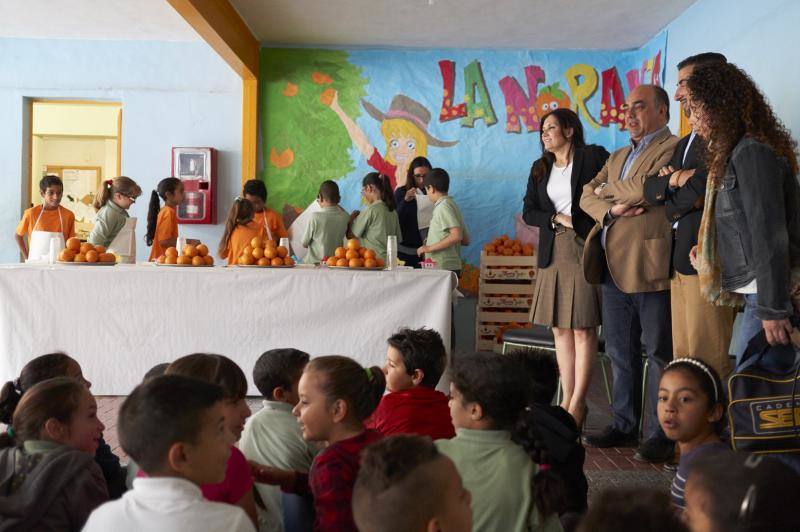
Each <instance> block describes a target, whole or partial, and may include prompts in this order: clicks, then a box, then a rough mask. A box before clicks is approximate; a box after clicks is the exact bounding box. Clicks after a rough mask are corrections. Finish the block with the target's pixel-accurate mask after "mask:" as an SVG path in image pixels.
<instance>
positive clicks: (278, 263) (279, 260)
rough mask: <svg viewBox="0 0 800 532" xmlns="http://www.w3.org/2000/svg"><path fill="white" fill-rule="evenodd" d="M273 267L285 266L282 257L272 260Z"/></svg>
mask: <svg viewBox="0 0 800 532" xmlns="http://www.w3.org/2000/svg"><path fill="white" fill-rule="evenodd" d="M272 265H273V266H283V259H282V258H280V257H275V258H274V259H272Z"/></svg>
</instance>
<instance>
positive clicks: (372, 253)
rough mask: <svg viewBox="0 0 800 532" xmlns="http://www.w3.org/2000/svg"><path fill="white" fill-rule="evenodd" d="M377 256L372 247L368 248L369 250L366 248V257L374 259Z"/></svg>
mask: <svg viewBox="0 0 800 532" xmlns="http://www.w3.org/2000/svg"><path fill="white" fill-rule="evenodd" d="M375 257H377V255H376V254H375V252H374V251H372V250H371V249H368V250H366V251H365V252H364V258H365V259H374V258H375Z"/></svg>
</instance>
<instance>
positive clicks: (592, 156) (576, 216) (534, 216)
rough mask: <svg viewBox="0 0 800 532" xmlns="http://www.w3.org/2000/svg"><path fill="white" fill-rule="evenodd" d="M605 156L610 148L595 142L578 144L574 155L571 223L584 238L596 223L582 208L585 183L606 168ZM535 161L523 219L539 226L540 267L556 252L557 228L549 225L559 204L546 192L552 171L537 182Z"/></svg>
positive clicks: (530, 176)
mask: <svg viewBox="0 0 800 532" xmlns="http://www.w3.org/2000/svg"><path fill="white" fill-rule="evenodd" d="M606 159H608V152H607V151H606V149H605V148H603V147H602V146H598V145H596V144H589V145H588V146H584V147H583V148H577V149H576V150H575V153H574V155H573V157H572V175H571V176H570V185H571V186H572V225H573V227H574V228H575V233H577V235H578V236H579V237H581V238H586V237H587V236H588V235H589V231H591V229H592V227H594V225H595V222H594V220H592V218H590V217H589V215H588V214H586V213H585V212H583V210H582V209H581V208H580V205H579V203H580V200H581V193H582V191H583V186H584V185H585V184H586V183H588V182H589V181H591V180H592V179H594V177H595V176H596V175H597V174H598V172H600V170H602V169H603V165H604V164H606ZM536 162H538V160H537V161H536ZM536 162H534V163H533V166H531V173H530V175H529V176H528V190H527V192H526V193H525V200H524V202H523V209H522V219H523V220H525V223H526V224H528V225H535V226H537V227H539V248H538V254H539V268H545V267H547V266H548V265H549V264H550V260H551V257H552V254H553V240H554V239H555V236H556V232H555V231H554V230H553V228H552V227H550V218H551V217H552V216H553V215H554V214H556V208H555V207H554V206H553V203H552V202H551V201H550V197H549V196H548V195H547V182H548V181H549V180H550V175H549V174H548V175H545V176H544V178H543V179H542V180H541V181H539V182H538V183H537V182H536V180H535V179H534V177H533V168H534V166H535V165H536Z"/></svg>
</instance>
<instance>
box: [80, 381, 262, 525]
mask: <svg viewBox="0 0 800 532" xmlns="http://www.w3.org/2000/svg"><path fill="white" fill-rule="evenodd" d="M223 399H224V397H223V392H222V389H221V388H220V387H218V386H215V385H213V384H208V383H205V382H202V381H200V380H197V379H191V378H188V377H182V376H179V375H164V376H161V377H155V378H153V379H151V380H148V381H147V382H144V383H143V384H140V385H139V386H137V387H136V388H135V389H134V390H133V393H131V395H129V396H128V398H127V399H125V402H124V403H122V407H121V408H120V412H119V422H118V431H119V440H120V443H121V444H122V448H123V449H124V450H125V452H126V453H128V455H129V456H130V457H131V458H132V459H133V460H135V461H136V463H137V464H138V465H139V467H140V468H141V469H142V471H144V472H145V473H146V474H147V477H146V478H137V479H136V480H134V481H133V489H132V490H131V491H128V492H127V493H125V495H123V496H122V498H121V499H119V500H116V501H112V502H109V503H106V504H104V505H102V506H101V507H99V508H98V509H97V510H95V511H94V512H92V515H91V516H90V517H89V521H88V522H87V523H86V527H85V528H84V529H83V530H84V532H106V531H108V530H113V531H114V532H126V531H131V532H134V531H137V532H138V531H140V530H153V531H167V530H195V531H205V530H207V531H209V532H211V531H217V530H229V531H234V532H255V529H254V528H253V524H252V522H251V521H250V519H249V518H248V517H247V515H246V514H245V513H244V511H243V510H242V509H241V508H239V507H237V506H233V505H230V504H224V503H217V502H209V501H207V500H205V499H204V498H203V495H202V493H201V492H200V485H201V484H214V483H219V482H222V481H223V480H224V479H225V467H226V464H227V462H228V456H229V455H230V448H231V445H232V444H233V438H232V435H231V434H230V433H229V432H228V431H227V430H226V428H225V405H224V402H223Z"/></svg>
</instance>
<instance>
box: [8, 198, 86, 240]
mask: <svg viewBox="0 0 800 532" xmlns="http://www.w3.org/2000/svg"><path fill="white" fill-rule="evenodd" d="M42 208H43V207H42V206H41V205H35V206H33V207H31V208H30V209H26V210H25V212H24V213H23V214H22V220H20V222H19V225H17V234H18V235H19V236H22V235H25V234H27V235H28V241H30V239H31V233H33V232H34V230H35V231H46V232H48V233H58V232H59V231H61V232H63V233H64V240H67V239H68V238H70V237H73V236H75V215H74V214H72V211H71V210H69V209H67V208H66V207H62V206H61V205H59V206H58V208H57V209H53V210H52V211H48V210H45V211H44V212H43V213H42ZM59 213H60V215H61V216H60V218H59ZM39 214H41V215H42V217H41V218H39ZM37 219H38V220H39V222H38V223H37V222H36V220H37ZM62 224H63V227H62ZM34 225H35V226H36V227H34Z"/></svg>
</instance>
